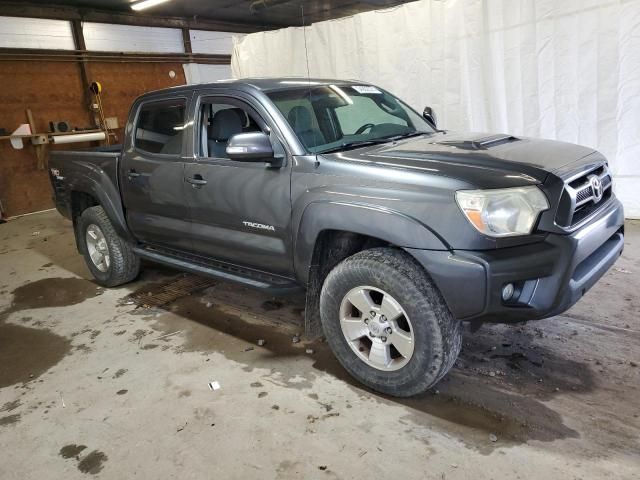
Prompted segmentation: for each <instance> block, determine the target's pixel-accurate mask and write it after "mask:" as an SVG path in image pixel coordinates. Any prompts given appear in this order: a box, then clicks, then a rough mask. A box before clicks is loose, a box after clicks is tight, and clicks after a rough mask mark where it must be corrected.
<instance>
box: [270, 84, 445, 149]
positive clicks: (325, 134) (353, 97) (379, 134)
mask: <svg viewBox="0 0 640 480" xmlns="http://www.w3.org/2000/svg"><path fill="white" fill-rule="evenodd" d="M268 96H269V98H270V99H271V101H272V102H273V103H274V104H275V105H276V107H278V109H279V110H280V111H281V112H282V114H283V115H284V116H285V118H286V119H287V120H288V121H289V124H290V125H291V128H292V129H293V131H294V132H295V133H296V135H297V136H298V138H299V139H300V141H301V142H302V143H303V145H304V146H305V147H306V148H307V149H308V150H309V151H310V152H312V153H323V152H329V151H339V150H342V149H346V148H349V147H355V146H359V145H366V144H370V143H378V142H382V141H387V140H390V139H394V138H400V137H403V136H411V135H418V134H421V133H433V132H434V129H433V128H432V127H431V126H430V125H429V124H428V123H427V122H426V121H425V120H424V119H423V118H422V117H421V116H420V115H418V114H417V113H416V112H414V111H413V110H412V109H411V108H409V107H408V106H407V105H406V104H404V103H403V102H402V101H400V100H398V99H397V98H396V97H394V96H393V95H390V94H389V93H387V92H385V91H383V90H380V89H379V88H377V87H374V86H371V85H340V86H338V85H323V86H318V87H312V88H306V87H305V88H295V89H291V90H282V91H277V92H272V93H269V94H268Z"/></svg>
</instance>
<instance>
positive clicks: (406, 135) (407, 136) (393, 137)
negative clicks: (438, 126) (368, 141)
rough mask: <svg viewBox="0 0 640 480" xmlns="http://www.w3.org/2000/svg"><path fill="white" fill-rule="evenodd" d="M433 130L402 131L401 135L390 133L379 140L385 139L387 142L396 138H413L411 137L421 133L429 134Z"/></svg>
mask: <svg viewBox="0 0 640 480" xmlns="http://www.w3.org/2000/svg"><path fill="white" fill-rule="evenodd" d="M430 133H431V132H408V133H401V134H399V135H390V136H388V137H381V138H379V139H378V140H384V141H386V142H395V141H396V140H401V139H403V138H411V137H418V136H420V135H428V134H430Z"/></svg>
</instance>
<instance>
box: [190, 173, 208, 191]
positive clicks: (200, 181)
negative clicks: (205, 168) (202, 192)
mask: <svg viewBox="0 0 640 480" xmlns="http://www.w3.org/2000/svg"><path fill="white" fill-rule="evenodd" d="M185 180H186V181H187V182H189V183H190V184H191V186H192V187H193V188H200V187H202V186H203V185H206V184H207V181H206V180H205V179H204V178H202V175H200V174H196V175H194V176H193V178H186V179H185Z"/></svg>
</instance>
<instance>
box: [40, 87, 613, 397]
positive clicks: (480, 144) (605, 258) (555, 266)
mask: <svg viewBox="0 0 640 480" xmlns="http://www.w3.org/2000/svg"><path fill="white" fill-rule="evenodd" d="M123 140H124V141H123V145H122V146H118V147H103V148H97V149H93V150H87V151H65V152H53V153H52V154H51V158H50V164H49V167H50V177H51V182H52V185H53V189H54V192H55V202H56V206H57V208H58V210H59V211H60V213H62V215H64V216H65V217H67V218H69V219H71V220H72V222H73V226H74V229H75V238H76V242H77V246H78V250H79V252H81V253H82V254H83V255H84V257H85V259H86V262H87V265H88V267H89V269H90V270H91V273H92V274H93V276H94V277H95V279H96V281H97V282H98V283H99V284H101V285H104V286H107V287H113V286H117V285H121V284H124V283H126V282H129V281H131V280H133V279H135V278H136V276H137V275H138V272H139V270H140V261H141V259H146V260H151V261H154V262H159V263H162V264H165V265H170V266H173V267H175V268H177V269H181V270H185V271H190V272H195V273H197V274H201V275H208V276H211V277H215V278H219V279H223V280H229V281H235V282H239V283H241V284H244V285H247V286H250V287H254V288H257V289H261V290H264V291H267V292H270V293H272V294H274V295H279V294H285V293H286V292H290V291H294V290H300V289H305V290H306V310H305V328H306V331H307V333H308V334H309V335H312V336H313V335H319V334H321V333H323V334H324V336H325V337H326V339H327V342H328V343H329V345H330V347H331V349H332V350H333V352H334V353H335V355H336V357H337V358H338V360H339V361H340V363H341V364H342V365H343V366H344V368H345V369H346V370H347V371H348V372H349V373H350V374H351V375H352V376H353V377H355V378H356V379H357V380H359V381H360V382H362V383H363V384H365V385H367V386H369V387H370V388H372V389H374V390H377V391H379V392H383V393H385V394H390V395H397V396H409V395H414V394H417V393H420V392H423V391H425V390H426V389H428V388H430V387H432V386H433V385H434V384H436V382H438V381H439V380H440V379H441V378H442V377H443V376H444V375H445V374H446V373H447V371H448V370H449V369H450V368H451V367H452V366H453V364H454V362H455V360H456V357H457V356H458V353H459V352H460V348H461V344H462V341H461V339H462V327H461V325H462V322H470V323H471V326H472V329H473V328H475V327H477V326H478V325H481V324H482V323H484V322H518V321H524V320H532V319H540V318H545V317H550V316H553V315H557V314H559V313H561V312H563V311H565V310H566V309H568V308H569V307H570V306H572V305H573V304H574V303H575V302H576V301H578V299H580V297H581V296H582V295H584V293H585V292H586V291H587V290H588V289H589V288H590V287H591V286H593V284H594V283H595V282H597V281H598V279H599V278H600V277H601V276H602V275H603V274H604V273H605V272H606V271H607V270H608V269H609V268H610V267H611V266H612V265H613V263H614V262H615V261H616V259H617V258H618V256H619V255H620V254H621V252H622V249H623V244H624V220H623V219H624V215H623V208H622V205H621V203H620V202H619V200H618V199H617V198H616V196H615V195H614V193H613V189H612V176H611V172H610V170H609V168H608V164H607V160H606V159H605V158H604V157H603V155H601V154H600V153H598V152H597V151H594V150H592V149H591V148H586V147H582V146H578V145H573V144H569V143H562V142H557V141H550V140H539V139H533V138H525V137H519V136H512V135H495V134H494V135H488V134H473V133H466V134H464V133H454V132H451V131H445V130H440V129H438V128H437V127H436V121H435V115H434V112H433V111H432V109H431V108H429V107H427V108H425V109H424V111H423V113H422V114H419V113H416V111H414V110H413V109H412V108H411V107H409V106H408V105H407V104H406V103H404V102H402V101H401V100H399V99H398V98H396V97H395V96H393V95H392V94H390V93H389V92H387V91H385V90H384V89H382V88H379V87H376V86H374V85H371V84H368V83H363V82H357V81H341V80H323V79H301V78H281V79H247V80H235V81H224V82H218V83H212V84H203V85H191V86H183V87H176V88H170V89H166V90H161V91H156V92H151V93H148V94H145V95H142V96H141V97H139V98H138V99H137V100H136V101H135V102H134V103H133V106H132V108H131V111H130V114H129V118H128V121H127V123H126V126H125V134H124V139H123Z"/></svg>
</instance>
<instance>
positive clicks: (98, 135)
mask: <svg viewBox="0 0 640 480" xmlns="http://www.w3.org/2000/svg"><path fill="white" fill-rule="evenodd" d="M105 138H106V135H105V133H104V132H94V133H75V134H71V135H54V136H53V143H55V144H62V143H77V142H95V141H96V140H104V139H105Z"/></svg>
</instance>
